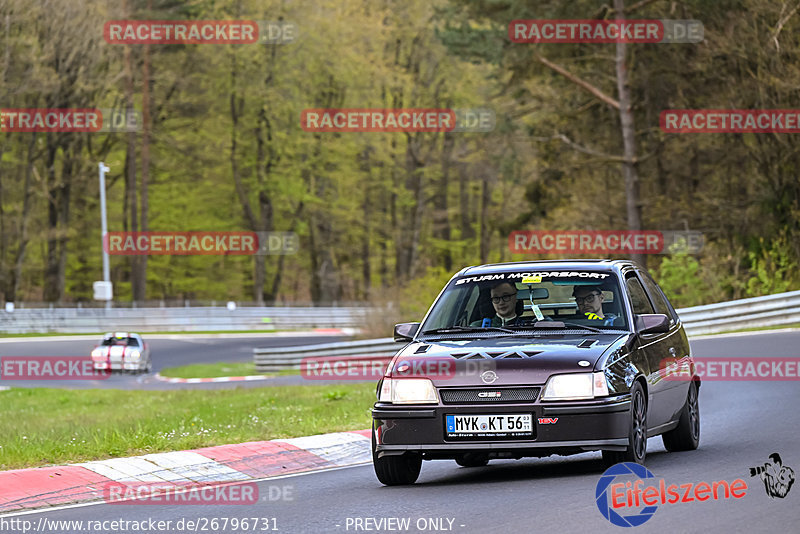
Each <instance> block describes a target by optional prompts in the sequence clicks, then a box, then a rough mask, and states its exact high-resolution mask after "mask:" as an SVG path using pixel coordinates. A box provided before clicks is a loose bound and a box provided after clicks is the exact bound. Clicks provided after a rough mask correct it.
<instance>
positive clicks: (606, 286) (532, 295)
mask: <svg viewBox="0 0 800 534" xmlns="http://www.w3.org/2000/svg"><path fill="white" fill-rule="evenodd" d="M554 321H560V322H563V323H565V327H566V328H570V329H572V328H585V329H587V330H590V329H591V330H601V331H602V330H627V329H628V323H627V320H626V318H625V313H624V311H623V307H622V299H621V298H620V290H619V284H618V283H617V279H616V277H615V276H614V275H613V273H610V272H602V271H555V272H551V271H545V270H542V271H528V272H498V273H491V274H483V275H470V276H462V277H458V278H455V279H453V280H452V281H451V282H450V283H449V284H448V286H447V288H446V289H445V291H444V293H443V294H442V295H441V297H440V298H439V299H438V300H437V301H436V304H435V305H434V307H433V309H432V310H431V312H430V314H429V315H428V317H427V319H426V320H425V322H424V323H423V325H422V328H421V330H422V332H423V333H428V334H433V333H442V332H448V330H450V331H452V332H453V333H457V332H469V331H482V330H485V331H486V332H487V333H488V332H499V334H497V335H507V333H504V332H503V330H509V329H510V330H512V331H513V330H525V329H532V328H536V329H538V328H543V327H547V328H548V329H554V328H560V325H559V324H557V323H554ZM536 323H538V324H536ZM551 323H552V324H551ZM448 333H450V332H448Z"/></svg>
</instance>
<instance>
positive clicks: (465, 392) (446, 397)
mask: <svg viewBox="0 0 800 534" xmlns="http://www.w3.org/2000/svg"><path fill="white" fill-rule="evenodd" d="M539 390H540V388H497V389H490V388H481V389H440V390H439V394H440V395H441V397H442V402H443V403H444V404H490V403H491V404H494V403H498V402H533V401H535V400H536V398H537V397H538V396H539ZM479 393H483V394H484V395H479ZM497 393H500V396H499V397H498V396H496V395H497Z"/></svg>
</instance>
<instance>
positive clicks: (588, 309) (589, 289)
mask: <svg viewBox="0 0 800 534" xmlns="http://www.w3.org/2000/svg"><path fill="white" fill-rule="evenodd" d="M572 296H573V297H575V303H576V304H577V305H578V315H581V316H582V318H586V319H590V320H595V321H603V325H604V326H611V325H612V324H613V323H614V319H616V318H617V316H616V315H614V314H613V313H607V314H604V313H603V301H604V300H605V297H603V292H602V290H601V289H600V286H583V285H581V286H575V288H574V289H573V290H572Z"/></svg>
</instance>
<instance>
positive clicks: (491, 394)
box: [478, 391, 502, 399]
mask: <svg viewBox="0 0 800 534" xmlns="http://www.w3.org/2000/svg"><path fill="white" fill-rule="evenodd" d="M501 395H502V393H501V392H499V391H479V392H478V397H481V398H482V399H496V398H498V397H500V396H501Z"/></svg>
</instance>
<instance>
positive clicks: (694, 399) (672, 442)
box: [661, 382, 700, 452]
mask: <svg viewBox="0 0 800 534" xmlns="http://www.w3.org/2000/svg"><path fill="white" fill-rule="evenodd" d="M697 393H698V391H697V383H695V382H692V383H691V384H689V393H688V394H687V395H686V404H684V405H683V410H681V417H680V419H679V420H678V426H676V427H675V428H674V429H672V430H670V431H669V432H665V433H663V434H662V435H661V440H662V441H663V442H664V448H665V449H667V450H668V451H669V452H676V451H693V450H695V449H696V448H697V446H698V445H699V444H700V403H699V401H698V395H697Z"/></svg>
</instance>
